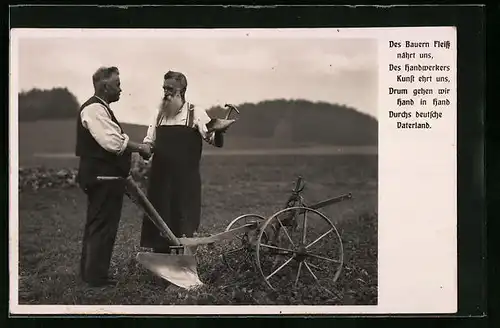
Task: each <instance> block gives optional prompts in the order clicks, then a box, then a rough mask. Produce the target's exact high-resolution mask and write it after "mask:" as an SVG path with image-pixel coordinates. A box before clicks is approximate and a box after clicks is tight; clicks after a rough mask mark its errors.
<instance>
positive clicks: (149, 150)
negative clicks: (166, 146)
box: [139, 144, 153, 160]
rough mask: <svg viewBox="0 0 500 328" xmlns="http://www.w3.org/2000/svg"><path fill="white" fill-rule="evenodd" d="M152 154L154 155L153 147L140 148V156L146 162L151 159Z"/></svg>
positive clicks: (141, 146) (142, 146) (146, 145)
mask: <svg viewBox="0 0 500 328" xmlns="http://www.w3.org/2000/svg"><path fill="white" fill-rule="evenodd" d="M152 154H153V147H151V145H149V144H141V145H140V146H139V155H141V157H142V158H143V159H144V160H148V159H150V158H151V155H152Z"/></svg>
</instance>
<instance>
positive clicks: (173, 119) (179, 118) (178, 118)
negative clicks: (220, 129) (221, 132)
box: [143, 102, 215, 145]
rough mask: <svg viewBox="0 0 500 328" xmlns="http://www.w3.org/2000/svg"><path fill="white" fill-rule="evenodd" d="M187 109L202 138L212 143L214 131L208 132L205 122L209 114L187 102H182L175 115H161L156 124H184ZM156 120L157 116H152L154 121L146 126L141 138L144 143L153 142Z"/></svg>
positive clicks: (186, 117) (207, 120)
mask: <svg viewBox="0 0 500 328" xmlns="http://www.w3.org/2000/svg"><path fill="white" fill-rule="evenodd" d="M188 111H191V115H193V127H194V128H196V129H197V130H198V131H199V132H200V135H201V137H202V138H203V140H205V141H206V142H208V143H209V144H212V145H213V144H214V140H215V133H214V132H211V133H208V129H207V126H206V124H207V123H208V122H210V120H211V118H210V116H209V115H208V114H207V112H206V111H205V110H203V109H198V108H196V107H194V106H193V105H191V104H189V103H188V102H185V103H184V105H183V106H182V108H181V109H180V110H179V112H178V113H177V114H176V115H174V116H170V117H165V116H164V115H163V117H162V118H161V120H160V122H159V123H158V125H186V124H187V119H188ZM156 120H157V116H155V117H154V121H153V122H152V124H150V125H149V126H148V131H147V133H146V137H145V138H144V140H143V142H144V143H148V144H154V142H155V139H156V125H157V122H156Z"/></svg>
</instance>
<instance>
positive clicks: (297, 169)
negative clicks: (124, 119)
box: [19, 155, 378, 305]
mask: <svg viewBox="0 0 500 328" xmlns="http://www.w3.org/2000/svg"><path fill="white" fill-rule="evenodd" d="M54 161H56V160H55V159H54ZM63 162H64V161H63ZM68 163H69V162H68ZM40 164H42V163H40ZM68 165H69V164H68ZM377 171H378V168H377V156H367V155H360V156H354V155H353V156H350V155H349V156H347V155H344V156H320V155H310V156H285V155H283V156H271V155H269V156H207V157H204V158H203V162H202V175H203V208H202V225H201V230H200V233H201V234H210V233H216V232H220V231H223V230H224V229H225V227H226V226H227V224H228V223H229V222H230V221H231V220H232V219H234V218H236V217H237V216H239V215H241V214H245V213H258V214H262V215H264V216H267V215H270V214H273V213H274V212H276V211H278V210H280V209H281V208H282V207H283V206H284V203H285V201H286V200H287V197H288V195H289V193H290V191H291V188H292V184H293V181H294V180H295V178H296V176H297V175H302V176H303V177H304V178H305V181H306V189H305V191H304V196H305V198H306V201H307V202H309V203H312V202H316V201H320V200H323V199H325V198H328V197H332V196H337V195H340V194H344V193H348V192H351V193H352V194H353V199H352V200H349V201H346V202H344V203H340V204H336V205H333V206H330V207H327V208H324V209H322V212H323V213H324V214H326V215H327V216H328V217H329V218H330V219H331V220H332V222H333V223H334V224H335V226H336V228H337V229H338V230H339V232H340V235H341V237H342V240H343V243H344V267H343V270H342V272H341V275H340V278H339V279H338V281H337V283H336V284H335V285H334V290H335V293H336V294H337V295H338V297H337V298H335V297H332V296H330V295H329V294H327V293H324V292H322V290H320V289H318V288H315V287H314V286H312V285H299V287H298V288H297V289H290V288H286V289H285V288H282V289H278V290H277V291H271V290H269V289H268V288H267V287H266V285H265V284H264V283H263V280H262V278H261V277H260V276H259V275H258V273H257V271H254V269H253V268H251V267H249V269H248V270H246V271H243V272H240V273H239V274H235V273H233V272H231V271H229V270H228V269H227V268H226V267H225V265H224V264H223V262H222V261H221V259H220V254H221V252H223V251H224V246H225V245H224V244H221V245H220V246H217V247H216V248H215V249H210V248H208V247H202V248H201V249H199V251H198V252H199V256H198V261H199V267H198V270H199V274H200V277H201V279H202V280H203V281H204V282H206V283H207V286H205V287H203V288H201V289H200V290H196V291H193V292H186V291H183V290H180V289H176V288H172V287H166V286H165V285H164V284H162V283H160V282H159V281H158V280H157V279H155V278H154V277H153V276H152V275H151V274H150V273H149V272H147V271H145V270H144V269H143V268H141V267H140V266H138V265H137V264H136V262H135V260H134V257H135V254H136V251H137V249H138V244H139V241H138V240H139V234H140V224H141V218H142V215H141V212H140V210H139V209H138V208H137V207H136V205H135V204H133V203H132V202H131V201H130V200H128V199H126V200H125V204H124V208H123V216H122V221H121V224H120V227H119V232H118V237H117V241H116V244H115V250H114V254H113V258H112V265H111V272H112V274H114V275H116V277H117V278H118V279H119V285H118V286H117V287H115V288H93V289H91V288H87V287H86V286H85V285H83V284H82V283H81V282H80V281H79V278H78V265H79V257H80V250H81V239H82V233H83V226H84V224H85V210H86V203H85V198H84V195H83V194H82V192H81V191H80V190H78V189H76V188H74V187H69V188H65V189H60V188H52V189H41V190H38V191H36V192H35V191H26V192H22V193H20V194H19V197H20V198H19V237H20V242H19V302H20V303H21V304H342V305H354V304H357V305H361V304H363V305H374V304H377Z"/></svg>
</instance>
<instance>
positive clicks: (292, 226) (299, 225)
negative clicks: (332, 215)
mask: <svg viewBox="0 0 500 328" xmlns="http://www.w3.org/2000/svg"><path fill="white" fill-rule="evenodd" d="M269 226H272V227H274V228H273V230H274V231H276V234H274V235H273V236H272V237H271V238H264V234H263V231H268V229H269V228H268V227H269ZM261 237H262V238H261ZM265 239H267V241H266V240H265ZM343 258H344V253H343V245H342V239H341V237H340V235H339V233H338V231H337V229H336V228H335V226H334V225H333V224H332V222H331V221H330V220H329V219H328V218H327V217H326V216H325V215H324V214H322V213H321V212H319V211H317V210H314V209H311V208H308V207H302V206H296V207H289V208H286V209H284V210H281V211H279V212H277V213H276V214H274V215H273V216H272V217H271V218H269V219H268V220H267V221H266V222H265V223H264V224H263V226H262V231H261V232H260V233H259V236H258V240H257V247H256V262H257V267H258V271H260V273H261V275H262V277H263V278H264V281H265V282H266V284H267V285H268V286H269V287H270V288H271V289H273V290H276V288H277V287H278V286H279V287H280V288H289V287H292V286H293V287H298V286H300V285H301V284H304V285H306V286H311V285H312V284H318V285H319V286H320V287H322V288H323V289H324V290H326V291H327V292H329V293H330V294H332V295H334V296H337V295H336V294H335V293H334V292H333V289H332V287H333V286H334V283H335V282H336V281H337V279H338V278H339V276H340V272H341V270H342V265H343Z"/></svg>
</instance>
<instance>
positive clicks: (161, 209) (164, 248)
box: [140, 125, 202, 253]
mask: <svg viewBox="0 0 500 328" xmlns="http://www.w3.org/2000/svg"><path fill="white" fill-rule="evenodd" d="M201 152H202V138H201V135H200V133H199V132H198V130H196V129H194V128H191V127H189V126H182V125H160V126H158V127H157V128H156V140H155V151H154V156H153V159H152V163H151V170H150V175H149V181H148V183H149V186H148V199H149V200H150V201H151V203H152V204H153V206H154V207H155V209H156V210H157V211H158V213H159V214H160V216H161V217H162V218H163V221H165V223H166V224H167V225H168V227H169V228H170V230H172V232H173V233H174V234H175V235H176V236H177V237H182V236H183V235H185V236H186V237H192V236H193V233H194V232H195V231H196V230H197V229H198V227H199V224H200V214H201V177H200V159H201ZM140 245H141V246H142V247H147V248H153V249H155V251H157V252H165V253H167V252H169V246H170V245H169V244H168V241H167V240H166V239H165V238H163V237H161V236H160V233H159V231H158V228H156V226H155V225H154V224H153V223H152V222H151V221H150V219H148V218H147V217H144V218H143V224H142V232H141V241H140Z"/></svg>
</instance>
